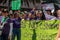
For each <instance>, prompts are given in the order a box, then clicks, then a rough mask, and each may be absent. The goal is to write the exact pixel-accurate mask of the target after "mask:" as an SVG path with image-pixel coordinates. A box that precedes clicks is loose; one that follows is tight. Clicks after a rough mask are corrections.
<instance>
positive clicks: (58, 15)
mask: <svg viewBox="0 0 60 40" xmlns="http://www.w3.org/2000/svg"><path fill="white" fill-rule="evenodd" d="M54 16H55V17H56V19H58V20H60V9H58V10H56V12H55V13H54Z"/></svg>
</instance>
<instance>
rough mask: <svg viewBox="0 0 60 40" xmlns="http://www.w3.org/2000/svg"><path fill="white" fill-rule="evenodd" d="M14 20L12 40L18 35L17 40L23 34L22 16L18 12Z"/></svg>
mask: <svg viewBox="0 0 60 40" xmlns="http://www.w3.org/2000/svg"><path fill="white" fill-rule="evenodd" d="M14 19H15V20H14V21H13V35H12V40H15V37H16V36H17V40H20V36H21V30H20V28H21V23H20V22H21V18H20V16H19V14H18V13H15V14H14Z"/></svg>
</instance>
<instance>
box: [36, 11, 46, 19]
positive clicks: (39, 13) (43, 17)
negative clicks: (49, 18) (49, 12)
mask: <svg viewBox="0 0 60 40" xmlns="http://www.w3.org/2000/svg"><path fill="white" fill-rule="evenodd" d="M35 19H36V20H46V18H45V15H44V13H43V12H42V11H39V12H38V13H36V16H35Z"/></svg>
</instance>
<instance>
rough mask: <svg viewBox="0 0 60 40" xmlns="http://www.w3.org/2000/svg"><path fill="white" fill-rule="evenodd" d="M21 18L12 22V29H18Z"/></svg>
mask: <svg viewBox="0 0 60 40" xmlns="http://www.w3.org/2000/svg"><path fill="white" fill-rule="evenodd" d="M20 22H21V18H18V19H16V18H15V20H14V21H13V28H20Z"/></svg>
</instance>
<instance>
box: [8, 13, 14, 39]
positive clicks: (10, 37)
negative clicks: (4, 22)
mask: <svg viewBox="0 0 60 40" xmlns="http://www.w3.org/2000/svg"><path fill="white" fill-rule="evenodd" d="M13 21H14V14H10V18H9V19H8V22H9V23H10V31H9V36H8V39H9V40H11V39H12V30H13Z"/></svg>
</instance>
